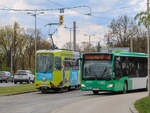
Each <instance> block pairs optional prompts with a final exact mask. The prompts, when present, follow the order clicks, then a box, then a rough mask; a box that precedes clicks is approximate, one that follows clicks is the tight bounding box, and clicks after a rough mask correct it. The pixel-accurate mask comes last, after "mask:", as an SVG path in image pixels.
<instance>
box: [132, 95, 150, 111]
mask: <svg viewBox="0 0 150 113" xmlns="http://www.w3.org/2000/svg"><path fill="white" fill-rule="evenodd" d="M134 105H135V108H136V109H137V110H138V111H139V113H150V97H145V98H142V99H140V100H137V101H136V102H135V104H134Z"/></svg>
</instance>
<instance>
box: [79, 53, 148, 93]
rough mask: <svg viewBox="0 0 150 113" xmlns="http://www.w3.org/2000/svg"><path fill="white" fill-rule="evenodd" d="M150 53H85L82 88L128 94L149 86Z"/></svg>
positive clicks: (94, 91) (82, 62)
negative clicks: (148, 54)
mask: <svg viewBox="0 0 150 113" xmlns="http://www.w3.org/2000/svg"><path fill="white" fill-rule="evenodd" d="M147 58H148V56H147V54H144V53H112V54H108V53H85V54H83V55H82V57H81V90H83V91H93V93H94V94H97V93H98V92H99V91H112V92H120V91H121V92H123V93H126V92H127V91H129V90H134V89H143V88H147V87H148V77H147V61H148V59H147Z"/></svg>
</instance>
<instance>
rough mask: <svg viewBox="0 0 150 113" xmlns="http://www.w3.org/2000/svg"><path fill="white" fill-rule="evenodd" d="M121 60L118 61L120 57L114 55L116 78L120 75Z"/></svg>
mask: <svg viewBox="0 0 150 113" xmlns="http://www.w3.org/2000/svg"><path fill="white" fill-rule="evenodd" d="M121 67H122V66H121V62H120V57H118V56H117V57H115V70H114V71H115V75H116V78H118V77H120V76H121V75H122V70H121V69H122V68H121Z"/></svg>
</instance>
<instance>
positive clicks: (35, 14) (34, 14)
mask: <svg viewBox="0 0 150 113" xmlns="http://www.w3.org/2000/svg"><path fill="white" fill-rule="evenodd" d="M27 14H29V15H31V16H34V18H35V34H34V35H35V56H36V50H37V33H36V32H37V31H36V30H37V28H36V24H37V22H36V18H37V15H40V14H44V12H39V13H37V10H35V11H34V13H31V12H27Z"/></svg>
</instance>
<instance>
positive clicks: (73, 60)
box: [35, 49, 80, 93]
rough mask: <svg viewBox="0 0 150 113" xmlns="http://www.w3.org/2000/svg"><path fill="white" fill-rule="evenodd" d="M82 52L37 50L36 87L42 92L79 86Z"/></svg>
mask: <svg viewBox="0 0 150 113" xmlns="http://www.w3.org/2000/svg"><path fill="white" fill-rule="evenodd" d="M79 58H80V53H79V52H75V51H69V50H58V49H55V50H39V51H37V52H36V73H35V87H36V88H37V89H39V90H40V91H41V92H42V93H46V92H47V91H48V90H56V91H63V90H66V89H70V88H72V87H76V88H77V87H79V85H80V72H79V61H80V60H79Z"/></svg>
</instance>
